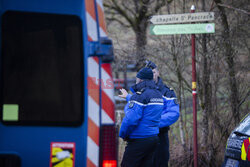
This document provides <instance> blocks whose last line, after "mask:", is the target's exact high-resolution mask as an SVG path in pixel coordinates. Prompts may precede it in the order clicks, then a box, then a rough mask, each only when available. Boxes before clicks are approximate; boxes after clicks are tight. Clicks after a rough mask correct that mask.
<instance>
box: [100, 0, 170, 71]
mask: <svg viewBox="0 0 250 167" xmlns="http://www.w3.org/2000/svg"><path fill="white" fill-rule="evenodd" d="M172 1H173V0H126V1H124V0H105V1H104V7H106V13H107V14H108V16H107V19H108V20H109V21H116V22H118V23H120V24H121V25H122V26H125V27H129V28H132V30H133V31H134V33H135V37H136V57H137V69H140V68H141V67H142V66H143V65H144V62H145V56H146V55H145V46H146V44H147V27H148V24H149V18H150V17H151V16H152V15H154V14H156V13H157V12H158V11H159V10H160V9H161V8H162V7H163V6H165V5H166V4H167V3H171V2H172Z"/></svg>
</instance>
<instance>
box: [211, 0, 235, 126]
mask: <svg viewBox="0 0 250 167" xmlns="http://www.w3.org/2000/svg"><path fill="white" fill-rule="evenodd" d="M215 3H216V4H218V3H221V0H215ZM217 7H218V9H219V11H220V14H221V23H222V27H223V29H224V31H223V33H222V35H223V38H224V41H223V45H224V48H225V57H226V62H227V65H228V72H229V78H228V79H229V86H230V105H231V110H232V115H233V120H234V124H235V125H236V124H237V123H238V122H239V121H240V115H239V92H238V91H239V90H238V88H237V82H236V72H235V65H234V56H233V48H232V45H231V41H230V32H229V31H230V30H229V25H228V21H227V16H226V13H225V9H224V7H222V6H219V5H217Z"/></svg>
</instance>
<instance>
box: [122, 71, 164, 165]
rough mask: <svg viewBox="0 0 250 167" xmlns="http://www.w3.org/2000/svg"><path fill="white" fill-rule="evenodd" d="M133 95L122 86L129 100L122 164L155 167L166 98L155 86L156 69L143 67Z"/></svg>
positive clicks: (123, 134)
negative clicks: (154, 162)
mask: <svg viewBox="0 0 250 167" xmlns="http://www.w3.org/2000/svg"><path fill="white" fill-rule="evenodd" d="M131 91H132V92H133V95H128V93H127V91H126V90H124V89H121V92H122V94H121V95H120V97H123V98H127V99H129V101H128V103H127V105H126V106H125V109H124V112H125V116H124V118H123V120H122V124H121V128H120V134H119V136H120V137H121V138H123V139H124V140H126V141H127V146H126V148H125V152H124V155H123V159H122V163H121V166H122V167H152V166H153V153H154V151H155V148H156V146H157V144H158V142H159V138H158V133H159V124H160V119H161V114H162V111H163V98H162V95H161V93H160V92H159V91H158V90H157V89H156V85H155V83H154V81H153V72H152V70H151V69H150V68H142V69H141V70H140V71H139V72H138V73H137V75H136V84H135V85H134V86H132V88H131Z"/></svg>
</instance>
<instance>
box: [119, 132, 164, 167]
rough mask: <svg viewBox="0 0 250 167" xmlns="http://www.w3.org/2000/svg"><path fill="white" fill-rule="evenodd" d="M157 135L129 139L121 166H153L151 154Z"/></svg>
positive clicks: (157, 140) (156, 141) (155, 144)
mask: <svg viewBox="0 0 250 167" xmlns="http://www.w3.org/2000/svg"><path fill="white" fill-rule="evenodd" d="M158 142H159V139H158V136H154V137H149V138H142V139H130V140H129V141H128V143H127V146H126V147H125V152H124V155H123V158H122V163H121V167H153V154H154V152H155V148H156V146H157V143H158Z"/></svg>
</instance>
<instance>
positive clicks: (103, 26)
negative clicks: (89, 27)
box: [96, 0, 107, 37]
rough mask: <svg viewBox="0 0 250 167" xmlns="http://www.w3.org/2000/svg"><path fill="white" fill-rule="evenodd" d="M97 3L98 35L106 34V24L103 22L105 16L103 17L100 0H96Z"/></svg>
mask: <svg viewBox="0 0 250 167" xmlns="http://www.w3.org/2000/svg"><path fill="white" fill-rule="evenodd" d="M96 2H97V3H96V4H97V12H98V21H99V32H100V37H106V36H107V30H106V24H105V17H104V9H103V3H102V0H96Z"/></svg>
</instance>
